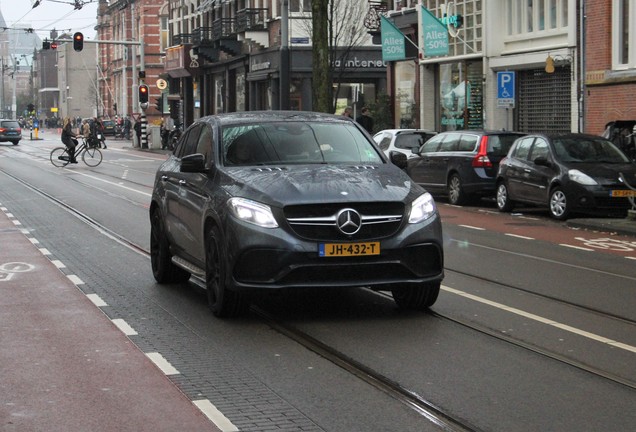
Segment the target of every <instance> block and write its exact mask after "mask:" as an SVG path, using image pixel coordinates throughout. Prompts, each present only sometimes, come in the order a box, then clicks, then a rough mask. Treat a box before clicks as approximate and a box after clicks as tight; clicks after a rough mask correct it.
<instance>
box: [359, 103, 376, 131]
mask: <svg viewBox="0 0 636 432" xmlns="http://www.w3.org/2000/svg"><path fill="white" fill-rule="evenodd" d="M356 121H357V122H358V123H359V124H360V126H362V127H363V128H365V129H366V130H367V132H369V133H373V117H371V113H369V108H367V107H362V109H361V110H360V115H359V116H358V118H357V119H356Z"/></svg>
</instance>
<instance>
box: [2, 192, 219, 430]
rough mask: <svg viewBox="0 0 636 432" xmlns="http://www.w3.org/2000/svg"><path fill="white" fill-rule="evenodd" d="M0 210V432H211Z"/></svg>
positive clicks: (175, 390) (187, 402)
mask: <svg viewBox="0 0 636 432" xmlns="http://www.w3.org/2000/svg"><path fill="white" fill-rule="evenodd" d="M0 209H1V211H0V335H1V337H0V341H1V342H0V430H1V431H3V432H4V431H19V432H28V431H45V430H46V431H64V432H74V431H91V432H95V431H118V432H120V431H131V432H133V431H134V432H139V431H153V432H154V431H171V432H172V431H219V429H217V428H216V427H215V426H214V424H213V423H212V422H211V421H210V420H208V418H207V417H206V416H205V415H204V414H203V413H202V412H201V411H200V410H199V409H198V408H197V407H196V406H195V405H194V404H193V403H192V402H191V401H190V400H189V399H188V398H187V397H186V396H185V395H184V394H183V393H181V392H180V391H179V389H178V388H177V387H176V386H175V385H174V384H173V383H172V382H171V381H170V380H169V379H168V378H167V377H166V376H165V375H164V374H163V373H162V372H161V371H160V369H159V368H158V367H157V366H155V364H154V363H152V362H151V360H150V359H149V358H148V357H147V356H146V355H145V354H144V353H143V352H141V351H140V350H139V349H138V348H137V347H136V346H135V345H133V343H132V342H131V341H130V340H129V339H128V338H127V337H126V336H125V335H124V333H122V332H121V331H120V330H119V329H118V328H117V327H116V326H115V325H114V324H113V322H112V321H110V320H109V319H108V318H107V317H106V316H105V315H104V314H103V313H102V312H101V311H100V310H99V309H98V308H97V307H96V306H95V305H94V304H93V303H92V302H91V300H89V298H88V297H87V296H86V295H84V294H83V293H82V292H81V291H80V290H79V289H78V288H77V286H76V285H75V284H74V283H73V282H72V281H71V279H70V278H68V277H67V276H65V275H64V274H63V273H62V272H61V271H60V270H59V269H58V268H57V267H56V266H55V265H54V264H53V263H52V262H51V261H50V260H49V259H48V258H47V257H46V256H45V255H43V253H41V252H40V251H39V250H38V248H37V247H36V246H35V245H34V243H32V242H31V241H30V239H29V238H28V237H27V235H25V234H24V233H23V232H22V230H20V227H19V225H17V223H18V222H17V221H16V220H15V219H14V218H13V217H12V215H11V214H10V213H8V211H7V210H6V209H2V203H0Z"/></svg>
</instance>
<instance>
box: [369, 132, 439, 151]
mask: <svg viewBox="0 0 636 432" xmlns="http://www.w3.org/2000/svg"><path fill="white" fill-rule="evenodd" d="M436 134H437V132H435V131H430V130H425V129H385V130H382V131H380V132H378V133H376V134H375V135H373V140H374V141H375V142H376V143H378V145H379V146H380V150H382V151H383V152H384V154H385V155H387V156H389V154H390V153H391V152H392V151H399V152H401V153H404V154H405V155H407V156H411V155H412V154H413V152H417V150H418V149H419V148H420V147H422V145H424V143H425V142H426V141H428V140H429V139H431V138H432V137H433V136H435V135H436Z"/></svg>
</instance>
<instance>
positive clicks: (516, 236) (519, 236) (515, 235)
mask: <svg viewBox="0 0 636 432" xmlns="http://www.w3.org/2000/svg"><path fill="white" fill-rule="evenodd" d="M504 234H505V235H507V236H510V237H515V238H520V239H524V240H534V237H526V236H522V235H519V234H510V233H504Z"/></svg>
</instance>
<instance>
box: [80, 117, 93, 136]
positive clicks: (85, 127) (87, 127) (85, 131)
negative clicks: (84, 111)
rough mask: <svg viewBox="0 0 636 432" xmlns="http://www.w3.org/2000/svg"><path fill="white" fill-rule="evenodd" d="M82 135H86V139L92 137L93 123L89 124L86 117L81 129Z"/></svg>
mask: <svg viewBox="0 0 636 432" xmlns="http://www.w3.org/2000/svg"><path fill="white" fill-rule="evenodd" d="M80 133H81V134H82V135H84V138H85V139H88V138H90V136H91V125H89V124H88V120H86V119H84V121H83V122H82V129H81V131H80Z"/></svg>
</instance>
